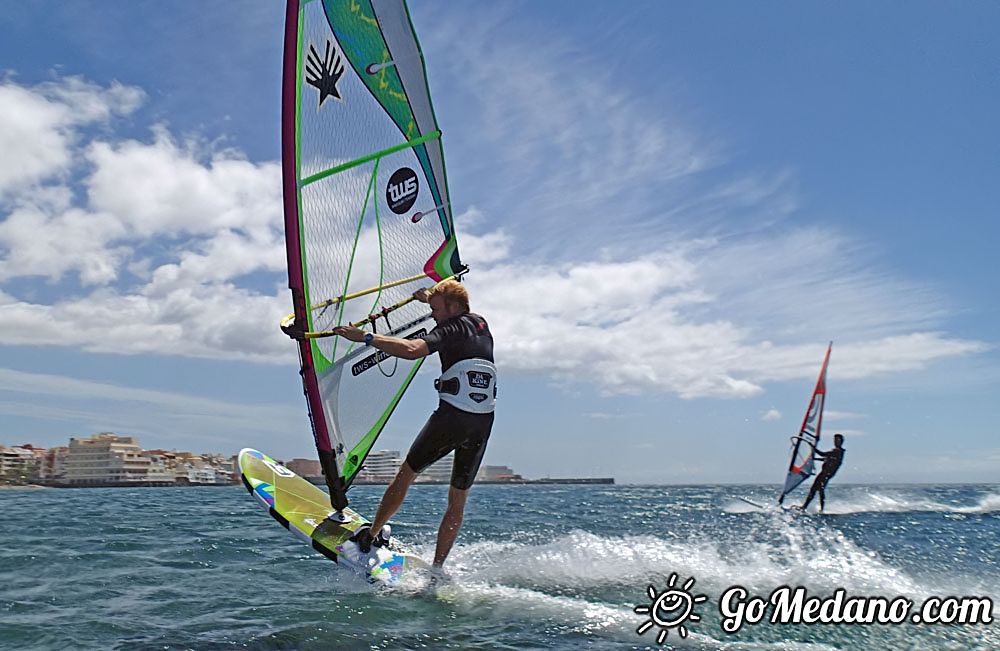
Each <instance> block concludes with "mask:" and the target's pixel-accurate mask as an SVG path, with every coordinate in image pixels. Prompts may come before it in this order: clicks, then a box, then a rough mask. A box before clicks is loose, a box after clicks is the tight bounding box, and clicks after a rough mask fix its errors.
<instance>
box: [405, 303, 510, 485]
mask: <svg viewBox="0 0 1000 651" xmlns="http://www.w3.org/2000/svg"><path fill="white" fill-rule="evenodd" d="M420 338H421V339H423V340H424V341H425V342H427V349H428V350H429V351H430V352H431V353H437V354H438V355H439V356H440V357H441V372H442V373H443V372H444V371H446V370H448V369H449V368H450V367H451V365H452V364H454V363H455V362H459V361H461V360H463V359H486V360H489V361H491V362H492V361H493V335H492V334H491V333H490V327H489V325H488V324H487V323H486V319H484V318H483V317H481V316H479V315H478V314H473V313H471V312H467V313H465V314H460V315H458V316H456V317H452V318H450V319H448V320H446V321H442V322H441V323H439V324H438V325H437V326H436V327H435V328H434V329H433V330H431V331H430V332H429V333H427V334H426V335H423V336H421V337H420ZM492 429H493V413H488V414H472V413H469V412H466V411H462V410H461V409H458V408H457V407H453V406H452V405H449V404H448V403H446V402H443V401H442V402H440V403H439V404H438V408H437V409H436V410H435V411H434V413H433V414H431V416H430V418H428V419H427V424H425V425H424V427H423V429H422V430H420V434H418V435H417V438H416V440H415V441H414V442H413V445H412V446H410V451H409V452H408V453H407V455H406V463H407V465H409V466H410V468H412V469H413V470H414V471H416V472H420V471H422V470H424V469H426V468H427V466H429V465H431V464H432V463H434V462H435V461H437V460H439V459H441V458H442V457H444V456H445V455H446V454H448V453H449V452H451V451H452V450H454V451H455V463H454V465H453V466H452V472H451V485H452V486H454V487H455V488H459V489H462V490H465V489H468V488H469V487H470V486H472V482H473V481H474V480H475V478H476V473H478V472H479V466H480V464H481V463H482V461H483V454H484V453H485V452H486V442H487V441H488V440H489V438H490V432H491V431H492Z"/></svg>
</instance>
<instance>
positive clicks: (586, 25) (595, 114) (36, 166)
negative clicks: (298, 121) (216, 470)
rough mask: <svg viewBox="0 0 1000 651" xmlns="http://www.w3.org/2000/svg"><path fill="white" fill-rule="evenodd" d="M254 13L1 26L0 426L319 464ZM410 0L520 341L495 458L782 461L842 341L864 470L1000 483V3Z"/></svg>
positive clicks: (467, 211)
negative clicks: (294, 325)
mask: <svg viewBox="0 0 1000 651" xmlns="http://www.w3.org/2000/svg"><path fill="white" fill-rule="evenodd" d="M234 7H235V5H232V4H223V3H162V2H132V3H116V4H110V3H103V2H65V3H56V4H53V3H42V2H25V3H19V4H17V5H12V6H11V7H9V8H7V9H6V10H5V20H4V21H3V23H2V24H0V69H2V71H3V72H2V77H0V149H2V150H3V151H4V152H5V155H4V156H3V160H2V161H0V442H3V443H7V444H13V443H22V442H32V443H35V444H37V445H57V444H64V443H65V442H66V441H67V440H68V438H69V437H70V436H85V435H89V434H91V433H94V432H97V431H102V430H112V431H115V432H119V433H121V434H133V435H136V436H138V437H139V439H140V442H141V443H142V444H143V445H145V446H147V447H165V448H176V449H189V450H195V451H221V452H227V453H232V452H235V451H237V450H238V449H239V448H241V447H244V446H252V447H257V448H260V449H262V450H264V451H267V452H269V453H270V454H272V455H274V456H277V457H291V456H309V455H311V454H312V451H313V450H312V438H311V436H310V434H309V432H308V422H307V420H306V416H305V408H304V401H303V399H302V395H301V386H300V384H299V381H298V375H297V359H296V354H295V349H294V346H292V345H291V343H290V342H288V341H287V339H285V338H284V337H283V335H281V333H280V332H279V331H278V330H277V327H276V322H277V319H278V318H280V317H281V316H282V315H283V314H284V313H286V312H288V311H289V306H290V297H289V293H288V291H287V289H286V283H287V280H286V276H285V270H284V252H283V234H282V232H281V204H280V176H279V144H280V143H279V129H278V127H279V124H278V119H279V83H280V66H281V61H280V52H281V38H282V22H283V8H282V7H281V6H280V3H277V2H266V3H265V2H259V3H240V4H239V5H238V8H239V13H234V12H233V9H234ZM411 13H412V16H413V20H414V23H415V26H416V28H417V30H418V34H419V36H420V40H421V44H422V46H423V48H424V53H425V56H426V59H427V67H428V74H429V76H430V85H431V90H432V93H433V97H434V102H435V109H436V113H437V116H438V120H439V122H440V124H441V128H442V130H443V132H444V145H445V153H446V156H447V161H448V171H449V174H450V179H449V185H450V187H451V193H452V201H453V206H454V209H455V212H456V215H458V217H457V224H458V229H459V237H460V247H461V248H462V251H463V257H464V258H465V260H466V262H468V263H469V264H470V265H471V266H472V268H473V273H472V274H470V276H469V278H468V283H469V287H470V291H471V292H472V295H473V308H474V309H476V310H477V311H479V312H481V313H483V314H484V315H485V316H486V317H487V318H488V319H489V320H490V322H491V325H492V326H493V329H494V331H495V333H496V335H497V356H498V363H499V365H500V368H501V374H502V394H501V400H500V403H499V407H498V417H497V424H496V427H495V430H494V436H493V439H492V441H491V443H490V448H489V451H488V453H487V462H488V463H503V464H509V465H512V466H514V468H515V469H516V470H518V471H520V472H522V473H524V474H525V475H528V476H534V477H538V476H545V475H550V476H565V475H611V476H615V477H616V478H618V480H619V481H624V482H650V483H689V482H729V481H733V482H772V481H778V480H779V479H780V478H781V475H782V473H783V467H784V465H785V463H786V449H787V441H788V437H789V436H791V435H792V434H793V433H794V432H795V431H796V429H797V427H798V425H799V422H800V421H801V418H802V414H803V412H804V410H805V408H806V403H807V401H808V398H809V394H810V391H811V389H812V386H813V383H814V382H815V378H816V373H817V372H818V369H819V364H820V362H821V360H822V355H823V352H824V349H825V346H826V342H827V341H829V340H833V341H834V349H833V355H832V357H831V363H830V370H829V377H828V382H829V398H828V403H827V405H828V413H827V421H826V428H825V429H826V431H827V433H828V434H829V433H830V432H832V431H843V432H844V433H845V434H846V436H847V444H846V445H847V447H848V449H849V450H850V452H849V453H848V456H847V458H846V460H845V466H844V468H843V469H842V471H841V474H842V476H841V477H840V480H841V481H876V482H877V481H882V482H902V481H997V478H998V477H1000V444H998V443H997V440H998V437H997V429H996V422H997V421H998V417H1000V408H998V407H997V403H996V400H995V397H994V394H995V391H996V389H997V387H998V386H1000V355H998V352H997V344H998V337H997V334H998V332H1000V329H998V328H997V326H996V325H995V324H996V322H997V319H998V317H1000V310H998V308H997V301H996V296H997V295H998V289H1000V287H998V284H1000V283H998V274H1000V272H998V267H997V264H996V261H995V260H996V259H995V257H994V252H993V249H994V248H995V243H996V242H997V241H1000V227H998V225H997V217H998V215H997V212H998V207H1000V183H998V182H997V180H998V179H997V177H998V171H1000V127H998V126H997V120H996V118H995V116H996V115H1000V83H998V79H1000V77H998V74H997V73H998V66H1000V43H998V42H997V40H996V38H995V36H994V28H995V25H996V24H998V20H1000V7H998V6H997V5H995V4H990V3H964V4H962V5H957V6H955V5H951V6H944V5H941V4H939V3H929V2H907V3H902V2H891V3H889V2H886V3H874V4H873V3H860V2H857V3H848V4H843V3H842V4H839V5H836V6H834V5H829V4H820V3H764V4H761V3H755V4H747V3H739V2H713V3H659V2H651V3H648V4H643V3H629V4H628V5H627V6H624V7H623V6H617V5H615V4H612V3H600V4H598V3H593V4H589V3H588V4H585V3H577V2H574V3H556V2H552V3H527V2H524V3H490V4H473V3H460V4H457V5H456V4H455V3H444V2H414V3H412V6H411ZM12 152H13V153H12ZM431 366H434V365H431ZM425 375H426V377H424V380H425V381H423V382H422V381H420V380H418V382H417V384H416V386H414V387H413V389H412V390H411V391H410V392H409V393H408V394H407V397H406V399H405V401H404V404H403V405H402V406H401V408H400V409H399V410H398V411H397V413H396V414H395V415H394V417H393V420H392V421H391V423H390V425H389V426H388V428H387V430H386V432H385V434H384V435H383V439H382V441H381V443H382V447H388V448H397V449H404V450H405V449H406V447H407V446H408V445H409V441H410V440H411V438H412V436H413V435H414V434H415V433H416V431H417V430H418V429H419V427H420V425H421V424H422V422H423V419H424V418H425V416H426V414H427V413H428V412H429V411H430V410H431V409H432V408H433V405H434V395H433V391H432V390H431V389H430V387H429V381H430V378H431V375H430V374H429V373H425ZM422 377H423V376H422ZM827 440H828V439H827Z"/></svg>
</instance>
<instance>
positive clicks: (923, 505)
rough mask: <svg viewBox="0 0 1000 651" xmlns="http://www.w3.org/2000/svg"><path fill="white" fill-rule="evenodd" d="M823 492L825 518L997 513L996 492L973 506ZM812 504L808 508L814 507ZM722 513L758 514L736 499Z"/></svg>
mask: <svg viewBox="0 0 1000 651" xmlns="http://www.w3.org/2000/svg"><path fill="white" fill-rule="evenodd" d="M831 493H833V492H832V491H828V493H827V501H826V509H825V510H824V514H825V515H850V514H853V513H962V514H966V515H974V514H980V513H983V514H986V513H998V512H1000V493H991V494H987V495H983V496H981V497H980V498H979V500H978V501H977V502H975V503H974V504H954V503H948V502H941V501H938V500H935V499H931V498H928V497H926V496H919V495H913V494H907V493H903V492H867V493H863V494H858V493H857V492H856V491H852V492H850V493H848V494H847V495H846V497H845V496H842V495H840V494H831ZM802 499H804V495H800V496H798V497H797V498H796V499H795V500H794V501H793V502H792V503H794V504H798V503H800V502H801V500H802ZM754 501H756V502H759V503H761V504H766V505H768V506H770V505H772V504H774V500H773V498H771V497H768V498H763V499H759V500H757V499H755V500H754ZM815 505H816V502H815V501H814V502H813V505H812V506H811V507H810V509H813V508H816V506H815ZM722 510H723V511H724V512H725V513H761V509H760V508H758V507H756V506H753V505H752V504H747V503H746V502H744V501H742V500H738V499H732V500H730V501H727V502H726V503H725V504H724V505H723V507H722ZM767 510H775V511H777V507H776V506H775V507H774V508H773V509H772V508H769V509H767Z"/></svg>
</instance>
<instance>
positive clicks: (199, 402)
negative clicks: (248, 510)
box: [0, 368, 303, 443]
mask: <svg viewBox="0 0 1000 651" xmlns="http://www.w3.org/2000/svg"><path fill="white" fill-rule="evenodd" d="M3 393H8V394H15V395H17V396H18V400H16V401H2V400H0V414H6V415H8V416H30V417H33V418H43V419H47V420H55V421H66V422H72V423H85V424H87V425H88V426H90V427H91V428H92V429H99V428H102V427H114V428H124V429H125V430H127V432H128V433H134V434H143V433H154V434H158V435H164V434H170V435H173V436H176V435H177V433H178V430H180V431H183V432H185V435H191V434H193V433H195V432H198V434H197V437H198V438H199V439H200V440H207V439H214V440H225V439H222V438H217V437H213V434H212V432H213V431H234V432H243V433H246V432H264V433H271V434H272V435H273V434H277V433H282V432H285V431H287V428H288V427H289V423H296V424H300V423H301V421H302V420H303V416H302V411H301V409H297V408H296V407H294V406H290V405H283V404H261V403H254V404H249V403H239V402H230V401H225V400H214V399H209V398H203V397H199V396H192V395H187V394H182V393H175V392H169V391H155V390H150V389H141V388H136V387H126V386H120V385H116V384H110V383H105V382H94V381H88V380H79V379H75V378H69V377H65V376H60V375H50V374H45V373H26V372H23V371H15V370H12V369H6V368H0V395H2V394H3ZM230 443H231V441H230Z"/></svg>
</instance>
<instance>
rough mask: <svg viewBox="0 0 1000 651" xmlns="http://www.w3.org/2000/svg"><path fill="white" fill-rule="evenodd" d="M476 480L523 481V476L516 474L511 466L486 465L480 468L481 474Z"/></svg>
mask: <svg viewBox="0 0 1000 651" xmlns="http://www.w3.org/2000/svg"><path fill="white" fill-rule="evenodd" d="M476 479H477V480H479V481H504V480H507V479H521V475H518V474H516V473H515V472H514V469H513V468H511V467H510V466H487V465H484V466H482V467H481V468H479V474H478V475H476Z"/></svg>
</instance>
